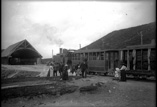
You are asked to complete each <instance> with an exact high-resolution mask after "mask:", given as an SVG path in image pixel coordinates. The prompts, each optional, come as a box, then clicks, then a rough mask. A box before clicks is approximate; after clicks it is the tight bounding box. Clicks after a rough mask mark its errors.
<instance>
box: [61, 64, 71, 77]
mask: <svg viewBox="0 0 157 107" xmlns="http://www.w3.org/2000/svg"><path fill="white" fill-rule="evenodd" d="M68 79H69V77H68V65H67V64H66V65H65V66H64V68H63V75H62V80H68Z"/></svg>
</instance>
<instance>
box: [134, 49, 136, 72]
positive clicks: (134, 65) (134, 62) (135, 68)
mask: <svg viewBox="0 0 157 107" xmlns="http://www.w3.org/2000/svg"><path fill="white" fill-rule="evenodd" d="M133 58H134V60H133V70H135V69H136V50H135V49H134V50H133Z"/></svg>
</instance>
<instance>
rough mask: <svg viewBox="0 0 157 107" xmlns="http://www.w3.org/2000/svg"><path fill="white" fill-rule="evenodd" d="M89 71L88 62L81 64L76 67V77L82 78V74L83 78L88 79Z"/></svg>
mask: <svg viewBox="0 0 157 107" xmlns="http://www.w3.org/2000/svg"><path fill="white" fill-rule="evenodd" d="M87 70H88V64H87V61H83V62H82V63H80V62H79V63H78V64H77V65H75V72H76V76H80V74H81V76H82V77H83V78H86V77H87Z"/></svg>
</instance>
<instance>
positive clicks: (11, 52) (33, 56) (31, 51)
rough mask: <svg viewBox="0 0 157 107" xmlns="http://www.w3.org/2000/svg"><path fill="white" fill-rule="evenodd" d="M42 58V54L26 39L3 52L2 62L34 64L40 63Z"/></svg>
mask: <svg viewBox="0 0 157 107" xmlns="http://www.w3.org/2000/svg"><path fill="white" fill-rule="evenodd" d="M41 58H42V56H41V54H40V53H38V51H37V50H36V49H35V48H34V47H33V46H32V45H31V44H30V43H29V42H28V41H27V40H26V39H25V40H22V41H20V42H18V43H15V44H13V45H11V46H9V47H8V48H7V49H5V50H4V51H3V52H2V54H1V64H10V65H34V64H37V63H39V61H40V59H41Z"/></svg>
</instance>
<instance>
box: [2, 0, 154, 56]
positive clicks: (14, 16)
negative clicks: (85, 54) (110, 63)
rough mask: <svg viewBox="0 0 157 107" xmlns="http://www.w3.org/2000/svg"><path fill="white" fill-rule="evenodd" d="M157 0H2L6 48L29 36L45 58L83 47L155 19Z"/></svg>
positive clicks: (29, 39)
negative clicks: (61, 51)
mask: <svg viewBox="0 0 157 107" xmlns="http://www.w3.org/2000/svg"><path fill="white" fill-rule="evenodd" d="M155 4H156V3H155V1H154V0H145V1H142V0H139V1H135V0H133V1H132V0H130V1H125V2H122V1H120V0H119V1H117V2H116V0H114V1H112V2H110V1H89V0H88V1H65V2H64V1H49V0H48V1H38V0H35V1H28V0H26V1H25V0H22V1H18V0H16V1H13V0H2V27H1V29H2V42H1V43H2V45H1V46H2V49H5V48H7V47H8V46H9V45H12V44H14V43H16V42H19V41H21V40H24V39H27V40H28V42H30V43H31V44H32V45H33V46H34V48H35V49H36V50H37V51H38V52H39V53H40V54H41V55H42V56H43V58H51V57H52V49H53V54H57V53H59V48H60V47H61V48H67V49H79V44H81V47H84V46H86V45H88V44H90V43H92V42H93V41H95V40H97V39H99V38H101V37H103V36H105V35H106V34H108V33H110V32H112V31H114V30H119V29H123V28H128V27H133V26H138V25H142V24H147V23H150V22H154V21H155V6H156V5H155Z"/></svg>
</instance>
